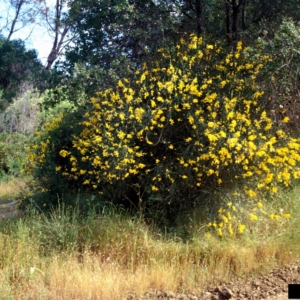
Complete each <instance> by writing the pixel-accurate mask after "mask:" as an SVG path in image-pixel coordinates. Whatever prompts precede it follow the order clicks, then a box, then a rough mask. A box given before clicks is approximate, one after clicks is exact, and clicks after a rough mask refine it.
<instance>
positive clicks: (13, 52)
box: [0, 37, 42, 109]
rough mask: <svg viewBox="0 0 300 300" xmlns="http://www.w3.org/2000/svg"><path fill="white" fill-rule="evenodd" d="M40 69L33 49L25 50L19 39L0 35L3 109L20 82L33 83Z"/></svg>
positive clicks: (13, 95) (0, 81)
mask: <svg viewBox="0 0 300 300" xmlns="http://www.w3.org/2000/svg"><path fill="white" fill-rule="evenodd" d="M41 70H42V65H41V63H40V62H39V61H38V59H37V53H36V51H34V50H26V49H25V45H24V42H23V41H21V40H13V41H8V40H6V39H4V38H3V37H0V88H1V89H2V90H3V98H2V99H3V101H2V103H1V106H2V107H1V108H2V109H3V108H4V107H5V106H6V104H7V103H10V102H11V101H12V99H13V97H15V96H16V95H17V94H18V92H19V90H20V87H21V84H22V83H25V82H30V84H33V83H35V81H36V80H37V76H38V74H39V73H40V71H41Z"/></svg>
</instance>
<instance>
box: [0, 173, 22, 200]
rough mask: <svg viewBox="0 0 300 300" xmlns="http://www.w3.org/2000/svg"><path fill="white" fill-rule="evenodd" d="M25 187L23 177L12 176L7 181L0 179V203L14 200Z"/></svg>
mask: <svg viewBox="0 0 300 300" xmlns="http://www.w3.org/2000/svg"><path fill="white" fill-rule="evenodd" d="M26 189H27V182H26V180H25V179H23V178H15V177H12V178H10V179H9V180H8V181H0V203H8V202H11V201H14V200H15V199H16V197H18V196H19V195H20V194H22V193H24V192H25V191H26Z"/></svg>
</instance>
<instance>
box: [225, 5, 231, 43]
mask: <svg viewBox="0 0 300 300" xmlns="http://www.w3.org/2000/svg"><path fill="white" fill-rule="evenodd" d="M228 1H229V0H225V14H226V37H227V43H228V44H230V43H231V32H230V4H229V2H228Z"/></svg>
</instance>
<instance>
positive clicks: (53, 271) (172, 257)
mask: <svg viewBox="0 0 300 300" xmlns="http://www.w3.org/2000/svg"><path fill="white" fill-rule="evenodd" d="M298 195H299V189H295V190H294V192H291V193H290V194H289V195H287V197H289V198H291V199H293V203H294V207H293V209H294V212H296V211H299V199H298V198H299V196H298ZM291 209H292V207H291ZM291 213H292V215H294V216H295V217H294V218H293V219H292V220H290V221H289V222H287V223H286V224H285V226H284V228H283V227H282V226H281V225H280V223H277V224H278V225H277V227H276V226H273V227H272V231H269V232H259V231H257V232H254V233H250V232H248V233H246V234H245V235H243V236H242V237H240V238H232V239H229V238H228V239H219V238H218V237H216V236H212V237H211V238H210V239H207V238H206V237H205V234H204V232H199V231H198V232H195V234H194V237H193V238H192V239H190V240H189V241H188V242H183V241H181V240H180V239H178V238H174V237H170V236H168V237H166V236H163V235H159V234H157V232H156V231H155V230H154V229H153V228H152V229H151V228H149V226H146V225H145V224H143V223H142V222H141V221H138V220H132V218H127V217H126V216H122V215H119V214H118V213H117V212H111V213H110V214H109V215H100V216H99V215H98V216H93V217H90V218H88V219H87V220H84V221H82V220H81V219H80V218H79V217H78V216H76V211H72V212H67V211H64V210H61V211H59V212H55V213H53V215H52V217H50V218H48V217H46V216H40V215H32V216H27V217H26V218H25V219H19V220H15V221H14V220H11V221H2V222H0V278H1V280H0V290H1V295H0V299H5V300H9V299H20V300H21V299H32V300H34V299H61V300H63V299H66V300H67V299H68V300H70V299H78V300H79V299H80V300H81V299H86V300H88V299H99V300H100V299H101V300H106V299H110V300H114V299H116V300H118V299H126V296H127V295H128V294H130V293H135V294H137V295H141V294H143V293H145V292H147V291H149V290H151V289H157V290H164V291H166V290H169V291H174V292H175V291H176V292H183V291H184V292H187V291H189V292H193V293H196V294H199V293H201V291H202V290H203V289H204V288H205V287H207V286H208V285H215V284H219V283H220V282H226V281H232V280H234V279H235V278H242V277H249V276H254V275H256V274H263V273H266V272H268V271H269V270H270V269H271V268H274V267H277V266H281V265H284V264H288V263H292V262H293V261H294V260H296V259H297V258H299V253H300V251H299V250H300V249H299V246H300V233H299V231H295V228H299V225H300V219H297V214H295V213H294V214H293V212H292V211H291ZM262 225H263V224H262ZM262 228H263V227H262Z"/></svg>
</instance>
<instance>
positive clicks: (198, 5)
mask: <svg viewBox="0 0 300 300" xmlns="http://www.w3.org/2000/svg"><path fill="white" fill-rule="evenodd" d="M195 11H196V30H197V36H198V37H199V36H200V35H201V34H202V3H201V0H196V3H195Z"/></svg>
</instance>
